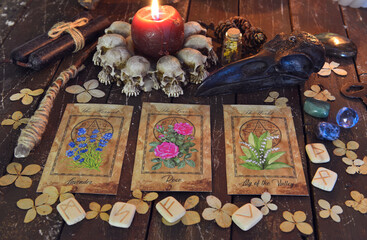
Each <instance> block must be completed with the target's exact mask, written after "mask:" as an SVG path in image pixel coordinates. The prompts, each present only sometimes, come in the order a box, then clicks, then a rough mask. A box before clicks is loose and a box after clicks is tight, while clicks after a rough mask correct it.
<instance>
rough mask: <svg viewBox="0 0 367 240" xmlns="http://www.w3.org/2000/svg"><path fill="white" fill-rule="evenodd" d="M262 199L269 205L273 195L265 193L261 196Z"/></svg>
mask: <svg viewBox="0 0 367 240" xmlns="http://www.w3.org/2000/svg"><path fill="white" fill-rule="evenodd" d="M261 199H262V200H263V201H264V203H268V202H269V201H270V199H271V194H270V193H269V192H263V193H262V194H261Z"/></svg>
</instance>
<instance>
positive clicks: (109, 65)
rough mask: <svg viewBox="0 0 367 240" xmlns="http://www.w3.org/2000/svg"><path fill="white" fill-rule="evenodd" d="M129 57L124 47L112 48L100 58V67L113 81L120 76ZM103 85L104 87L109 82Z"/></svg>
mask: <svg viewBox="0 0 367 240" xmlns="http://www.w3.org/2000/svg"><path fill="white" fill-rule="evenodd" d="M130 57H131V55H130V53H129V51H128V50H127V49H126V48H125V47H114V48H111V49H109V50H107V52H106V54H104V55H102V56H101V66H102V67H103V69H104V70H105V71H106V72H107V73H109V74H110V75H111V77H112V79H114V78H116V77H119V76H120V75H121V69H123V68H124V67H125V64H126V62H127V60H128V59H129V58H130ZM104 83H105V84H106V85H107V84H110V82H104Z"/></svg>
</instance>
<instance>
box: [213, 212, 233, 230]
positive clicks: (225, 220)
mask: <svg viewBox="0 0 367 240" xmlns="http://www.w3.org/2000/svg"><path fill="white" fill-rule="evenodd" d="M215 221H216V222H217V224H218V226H219V227H221V228H229V227H230V226H231V224H232V218H231V217H230V216H228V215H227V214H225V213H224V212H222V211H219V212H218V214H216V216H215Z"/></svg>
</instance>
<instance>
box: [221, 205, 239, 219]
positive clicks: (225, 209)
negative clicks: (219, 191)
mask: <svg viewBox="0 0 367 240" xmlns="http://www.w3.org/2000/svg"><path fill="white" fill-rule="evenodd" d="M237 209H238V207H237V206H236V205H234V204H232V203H226V204H224V206H223V207H222V209H221V210H222V211H223V212H225V213H226V214H228V215H229V216H232V215H233V213H234V212H235V211H237Z"/></svg>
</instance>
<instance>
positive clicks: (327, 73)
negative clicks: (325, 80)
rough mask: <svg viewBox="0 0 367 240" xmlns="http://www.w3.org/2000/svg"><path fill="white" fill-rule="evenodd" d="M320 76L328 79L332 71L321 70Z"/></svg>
mask: <svg viewBox="0 0 367 240" xmlns="http://www.w3.org/2000/svg"><path fill="white" fill-rule="evenodd" d="M317 74H318V75H320V76H323V77H327V76H329V75H330V74H331V69H324V68H323V69H321V70H320V71H319V72H318V73H317Z"/></svg>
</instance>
